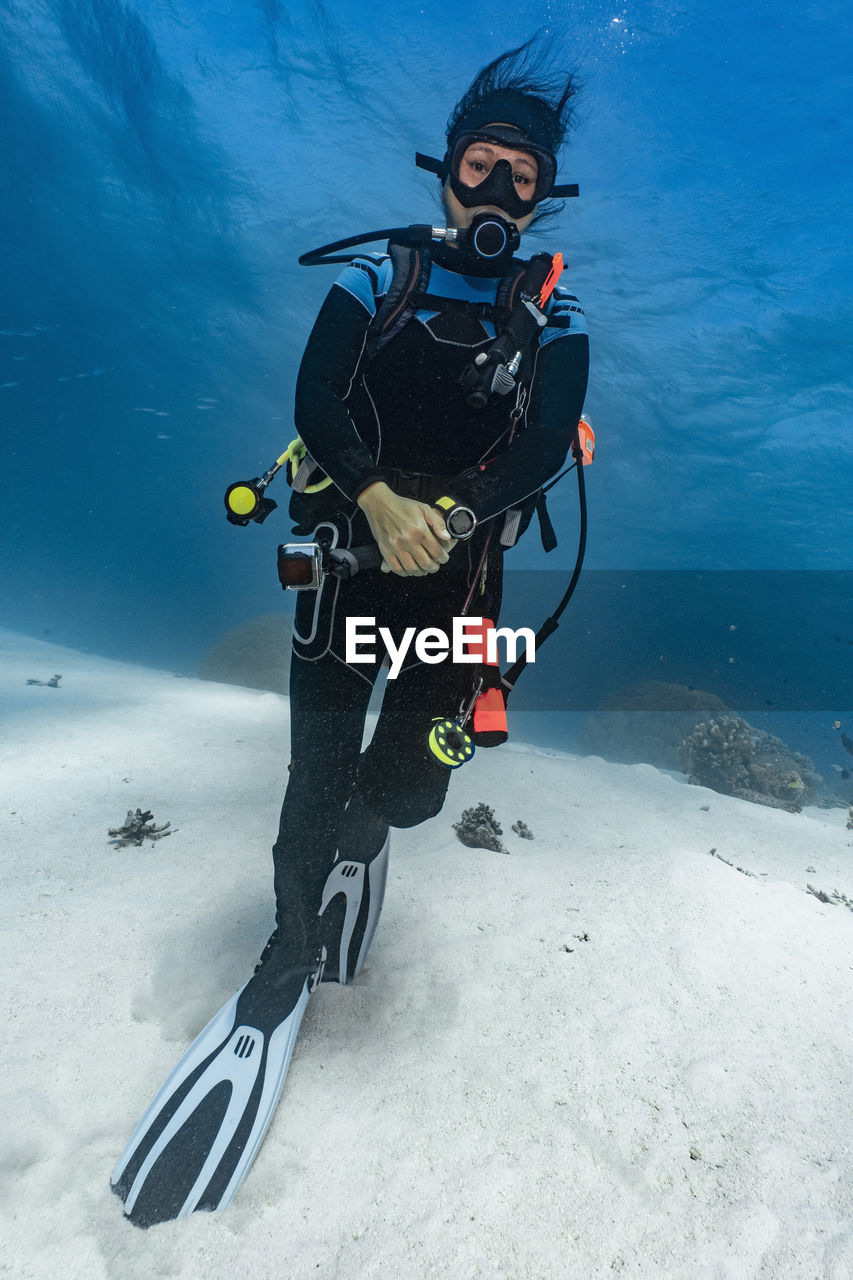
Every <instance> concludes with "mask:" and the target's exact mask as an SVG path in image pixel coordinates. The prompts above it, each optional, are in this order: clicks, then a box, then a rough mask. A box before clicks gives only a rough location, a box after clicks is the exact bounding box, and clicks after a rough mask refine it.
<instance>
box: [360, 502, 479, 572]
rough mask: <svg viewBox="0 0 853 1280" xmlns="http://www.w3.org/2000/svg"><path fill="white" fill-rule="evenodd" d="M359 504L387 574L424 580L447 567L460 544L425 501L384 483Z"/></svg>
mask: <svg viewBox="0 0 853 1280" xmlns="http://www.w3.org/2000/svg"><path fill="white" fill-rule="evenodd" d="M357 501H358V505H359V506H360V507H361V509H362V511H363V512H364V514H365V515H366V516H367V522H368V524H369V525H370V531H371V533H372V534H373V536H374V538H375V539H376V542H377V543H378V545H379V550H380V551H381V552H382V571H383V573H396V574H398V575H399V576H400V577H401V578H422V577H423V576H424V574H427V573H437V572H438V570H439V569H440V568H441V566H442V565H443V564H447V561H448V558H449V556H448V553H449V552H450V551H451V550H452V549H453V547H454V546H455V545H456V543H455V541H454V539H453V538H451V536H450V534H449V533H448V532H447V530H446V528H445V527H444V520H443V519H442V517H441V516H440V515H439V514H438V512H437V511H435V510H434V509H433V508H432V507H429V506H427V504H426V503H425V502H417V501H416V500H415V499H413V498H403V497H401V496H400V495H399V494H398V493H395V492H394V490H393V489H392V488H390V486H389V485H387V484H386V483H385V481H384V480H377V481H376V483H375V484H372V485H369V486H368V488H367V489H365V490H364V492H363V493H360V494H359V496H358V499H357Z"/></svg>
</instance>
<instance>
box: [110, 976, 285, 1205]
mask: <svg viewBox="0 0 853 1280" xmlns="http://www.w3.org/2000/svg"><path fill="white" fill-rule="evenodd" d="M242 990H243V989H241V991H238V992H237V994H236V995H235V996H233V997H232V998H231V999H230V1000H229V1001H228V1003H227V1004H226V1005H224V1006H223V1007H222V1009H220V1011H219V1013H217V1014H216V1015H215V1017H214V1018H212V1019H211V1021H210V1022H209V1023H208V1025H207V1026H206V1027H205V1028H204V1030H203V1031H202V1032H201V1033H200V1034H199V1035H198V1036H197V1037H196V1039H195V1040H194V1041H193V1043H192V1044H191V1045H190V1047H189V1049H188V1050H187V1051H186V1053H185V1054H184V1055H183V1057H182V1058H181V1059H180V1060H179V1062H178V1063H177V1065H176V1066H175V1068H174V1070H173V1071H172V1072H171V1073H170V1075H169V1077H168V1079H167V1080H166V1083H165V1084H164V1085H163V1087H162V1088H161V1089H160V1091H159V1092H158V1093H157V1095H156V1097H155V1098H154V1101H153V1102H152V1103H151V1105H150V1106H149V1108H148V1110H147V1111H146V1112H145V1115H144V1116H143V1117H142V1120H141V1121H140V1123H139V1124H138V1125H137V1126H136V1129H135V1130H134V1133H133V1136H132V1137H131V1139H130V1142H129V1143H128V1146H127V1148H126V1150H125V1152H124V1153H123V1155H122V1156H121V1158H120V1160H119V1161H118V1163H117V1165H116V1167H115V1169H114V1171H113V1175H112V1179H111V1182H112V1186H113V1190H114V1191H115V1192H116V1194H117V1195H118V1196H120V1197H121V1199H122V1200H123V1201H124V1205H125V1214H126V1215H127V1217H128V1218H130V1220H131V1221H132V1222H134V1223H135V1224H136V1225H137V1226H143V1227H148V1226H152V1225H153V1224H155V1223H157V1222H165V1221H169V1220H171V1219H174V1218H179V1217H184V1216H185V1215H187V1214H189V1213H192V1212H193V1211H194V1210H196V1209H204V1210H214V1209H220V1208H225V1207H226V1205H228V1204H230V1202H231V1200H232V1199H233V1197H234V1194H235V1192H236V1191H237V1189H238V1187H239V1186H240V1184H241V1183H242V1181H243V1179H244V1178H245V1176H246V1174H247V1173H248V1171H249V1168H250V1166H251V1164H252V1162H253V1160H254V1158H255V1156H256V1155H257V1152H258V1149H259V1148H260V1145H261V1142H262V1141H263V1138H264V1135H265V1134H266V1131H267V1129H268V1128H269V1125H270V1122H271V1121H272V1117H273V1114H274V1112H275V1109H276V1106H277V1104H278V1100H279V1098H280V1096H281V1091H282V1088H283V1087H284V1081H285V1077H286V1075H287V1070H288V1067H289V1066H290V1060H291V1057H292V1054H293V1048H294V1044H295V1042H296V1036H297V1034H298V1031H299V1027H300V1024H301V1022H302V1017H303V1014H304V1012H305V1007H306V1005H307V1003H308V997H309V995H310V989H309V982H308V980H307V979H305V980H304V981H303V983H302V988H301V991H300V992H299V995H298V997H297V999H296V1001H295V1003H293V1002H292V1001H291V1007H290V1010H289V1012H288V1013H287V1015H286V1016H284V1017H282V1018H274V1019H271V1020H270V1025H269V1026H267V1028H266V1030H262V1029H261V1028H259V1027H257V1026H253V1025H250V1024H249V1022H244V1021H243V1020H242V1019H239V1015H238V1008H237V1006H238V1001H239V998H240V996H241V994H242ZM257 1020H258V1021H261V1019H260V1018H259V1019H257Z"/></svg>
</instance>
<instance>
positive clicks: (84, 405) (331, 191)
mask: <svg viewBox="0 0 853 1280" xmlns="http://www.w3.org/2000/svg"><path fill="white" fill-rule="evenodd" d="M385 9H386V12H385V14H384V15H383V17H382V20H381V21H380V20H378V19H377V17H376V10H375V7H374V6H372V5H371V6H369V5H367V4H365V3H361V2H356V0H347V3H343V0H333V2H327V3H325V4H324V3H319V2H312V3H304V2H302V0H297V2H296V3H292V4H288V5H284V4H282V3H279V2H278V0H258V2H257V3H248V2H246V0H244V2H242V3H241V2H240V0H235V2H234V3H230V4H229V5H224V4H223V5H208V6H204V7H203V9H202V10H201V11H199V9H198V6H196V5H193V4H191V3H189V0H173V2H172V3H169V4H167V5H163V4H158V3H154V2H153V0H151V2H150V3H148V2H144V0H136V2H130V3H121V2H119V0H94V2H93V3H91V4H87V5H81V4H79V3H77V0H52V2H51V0H42V2H41V3H37V2H36V0H21V2H19V3H13V4H10V5H7V6H5V7H4V10H3V12H2V14H0V41H1V43H0V134H2V155H3V184H2V185H3V198H2V212H0V220H1V221H0V231H2V239H3V253H2V259H0V273H2V281H0V415H2V429H3V441H4V459H5V462H4V470H5V480H6V485H5V495H6V502H5V510H4V512H3V516H4V519H3V538H2V546H3V549H2V560H1V561H0V589H2V599H3V617H2V621H3V623H4V624H6V625H8V626H12V627H14V628H16V629H18V630H20V631H24V632H29V633H31V634H33V635H37V636H41V635H46V634H49V637H50V638H51V639H52V640H55V641H56V642H58V643H62V644H69V645H74V646H81V647H87V648H90V649H92V650H94V651H96V652H101V653H104V654H107V655H109V656H116V657H124V658H133V659H136V660H139V661H142V662H146V663H149V664H151V665H155V666H164V667H169V668H172V669H175V670H179V671H186V672H193V671H194V670H195V668H196V664H197V662H198V659H199V657H200V655H201V654H202V653H204V652H205V651H206V649H207V648H209V647H210V645H211V644H212V643H214V642H215V641H216V640H217V639H218V637H219V636H220V635H221V634H222V632H223V631H224V630H225V629H227V628H228V627H229V626H232V625H234V624H235V623H237V622H240V621H242V620H243V619H244V618H246V617H249V616H252V615H254V614H257V613H264V612H270V611H272V610H274V609H277V608H281V607H283V599H282V597H281V595H280V592H279V588H278V585H277V582H276V579H275V572H274V548H275V545H276V543H277V542H279V541H281V540H283V539H284V538H285V537H286V535H287V533H288V526H287V523H286V520H285V518H284V516H283V515H282V514H281V513H278V514H277V515H276V516H273V517H272V518H271V519H270V520H269V521H268V522H267V524H266V525H265V526H264V527H263V528H262V529H261V528H258V527H257V526H252V527H251V528H249V529H245V530H243V529H234V528H232V527H231V526H229V525H228V524H227V523H226V521H225V519H224V508H223V506H222V498H221V495H222V492H223V490H224V488H225V485H226V484H227V483H228V482H229V481H231V480H233V479H237V478H240V477H242V476H252V475H255V474H257V473H258V472H259V471H260V470H261V469H263V468H265V467H266V466H268V465H269V464H270V463H271V462H272V460H273V459H274V458H275V457H276V455H277V454H278V453H279V452H280V451H281V449H282V448H283V447H284V445H285V444H286V442H287V441H288V439H289V438H290V436H291V434H292V432H291V418H290V415H291V406H292V397H293V387H294V382H295V376H296V371H297V368H298V363H299V359H300V355H301V350H302V347H303V344H304V342H305V339H306V337H307V334H308V331H309V329H310V326H311V323H312V319H313V316H314V315H315V313H316V310H317V308H318V306H319V303H320V301H321V299H322V296H323V294H324V293H325V290H326V289H327V288H328V285H329V283H330V281H331V278H332V271H333V269H332V268H320V269H314V270H306V269H303V268H299V267H298V266H297V265H296V258H297V256H298V254H299V253H300V252H302V251H304V250H305V249H306V248H309V247H312V246H314V245H316V244H319V243H323V242H324V241H327V240H330V239H333V238H336V237H338V236H341V235H345V234H347V233H350V232H354V231H357V230H363V229H369V228H371V227H374V226H376V227H380V226H389V225H395V224H398V223H407V222H410V221H427V220H432V219H433V218H434V217H435V216H436V213H437V209H438V205H437V198H436V191H435V188H436V185H437V184H436V182H435V179H434V178H432V177H431V176H429V175H426V174H423V173H421V172H420V171H418V170H417V169H416V168H415V167H414V164H413V163H412V160H413V155H414V152H415V150H416V149H420V150H424V151H427V152H431V153H436V152H437V153H439V154H440V153H441V148H442V139H443V127H444V123H445V120H446V116H447V113H448V111H449V109H450V107H451V106H452V104H453V103H454V102H455V101H456V99H457V97H458V96H459V94H460V93H461V92H462V91H463V90H464V88H465V87H466V86H467V85H468V83H469V81H470V79H471V77H472V75H473V74H474V72H475V71H476V70H477V69H478V68H479V67H480V66H481V65H482V64H483V63H484V62H486V61H487V60H488V59H490V58H492V57H493V56H494V55H495V54H497V53H499V52H501V51H502V50H504V49H505V48H507V47H510V46H511V45H513V44H518V43H520V42H521V41H522V40H523V39H525V38H526V37H527V36H529V35H531V34H532V33H533V32H534V31H536V30H537V29H540V28H541V29H543V30H544V32H545V33H546V36H547V37H548V40H549V41H550V42H551V43H552V46H553V49H554V51H555V53H556V54H559V53H560V52H562V56H563V57H564V59H565V61H567V62H570V63H572V64H575V65H577V67H578V68H579V70H580V73H581V76H582V79H583V81H584V85H585V89H584V95H583V101H582V104H581V111H580V127H579V128H578V130H577V132H576V135H575V138H574V141H573V143H572V144H571V146H570V148H569V149H568V150H567V152H566V153H565V156H564V159H563V163H562V173H563V175H564V177H565V179H566V180H577V181H578V182H579V183H580V186H581V199H580V200H577V201H569V202H567V205H566V208H565V210H564V212H563V213H562V214H561V216H560V218H559V220H558V221H557V222H556V223H554V224H552V225H551V226H550V228H549V229H548V230H547V232H543V233H542V237H541V241H540V242H538V243H537V242H536V241H531V242H530V244H529V247H530V249H531V250H532V249H536V248H550V249H552V250H555V249H562V250H563V252H564V256H565V257H566V259H567V262H568V264H569V269H568V272H567V276H566V279H567V280H568V281H569V282H571V283H572V284H573V285H574V286H575V289H576V291H577V292H578V294H579V296H580V297H581V299H582V300H583V302H584V305H585V308H586V311H587V316H588V320H589V326H590V331H591V342H592V375H591V384H590V392H589V397H588V401H587V410H588V413H589V415H590V417H591V418H592V420H593V422H594V424H595V426H596V429H597V436H598V453H597V460H596V462H595V464H594V466H593V467H592V468H591V469H589V474H588V487H589V503H590V530H589V552H588V565H589V566H590V568H591V569H593V570H598V571H602V572H605V571H607V572H620V573H621V572H623V571H625V572H627V571H637V570H643V571H652V570H654V571H690V572H696V571H699V570H718V571H722V570H739V571H751V572H753V573H755V577H754V578H753V579H752V582H753V590H752V602H753V608H754V609H756V610H757V613H758V615H759V616H761V615H762V612H763V614H764V616H765V618H766V619H768V620H769V619H770V618H771V617H772V618H773V619H774V620H775V621H774V624H773V626H772V627H769V628H767V629H766V634H765V635H764V636H763V638H762V643H761V648H760V651H759V656H760V659H761V663H760V666H761V675H762V680H763V682H764V683H765V684H766V686H767V687H768V688H773V689H778V688H779V687H780V685H781V682H782V681H783V680H784V679H787V678H789V677H790V672H791V665H792V662H793V661H794V660H795V657H796V655H792V650H791V629H790V626H789V622H790V620H791V619H794V618H795V617H796V616H798V613H799V614H802V612H803V611H804V610H807V609H808V608H809V607H810V601H811V600H812V594H813V593H811V592H810V589H809V588H808V587H806V586H805V585H802V584H803V583H804V581H805V579H804V578H803V576H802V575H803V573H804V572H805V571H818V570H823V571H839V570H850V569H853V513H851V494H853V434H851V431H850V425H851V416H853V415H852V414H851V409H853V393H852V392H851V384H850V374H849V364H850V358H849V352H850V349H851V338H853V333H851V328H853V325H851V319H850V307H849V298H850V294H851V284H853V279H851V276H853V272H851V255H850V247H849V246H850V239H851V237H850V233H849V229H850V226H851V224H853V218H851V204H853V201H852V200H851V177H850V173H851V167H850V162H849V157H850V155H851V154H853V137H851V132H853V130H851V122H850V114H849V104H850V102H851V101H853V94H851V88H853V83H851V82H853V73H852V72H851V68H853V56H851V55H853V47H851V46H853V42H852V41H851V31H850V24H851V18H850V10H849V6H847V5H842V4H841V3H832V2H831V0H822V3H821V4H820V5H794V4H792V3H790V2H788V3H782V4H774V5H771V4H766V3H757V4H753V5H750V6H746V5H743V4H734V3H732V2H731V0H722V3H720V2H714V3H712V2H711V0H699V2H698V3H694V4H691V5H689V6H688V5H683V4H680V3H651V2H648V0H647V2H644V3H638V4H634V5H630V4H622V3H617V4H615V5H605V4H601V3H595V2H593V0H581V2H580V3H575V4H572V5H571V6H568V5H566V4H565V3H559V4H558V3H557V2H556V0H553V2H551V0H544V3H543V2H539V0H537V2H535V3H521V4H513V5H511V4H509V3H507V2H506V0H490V3H489V4H484V3H469V4H466V5H459V4H456V3H454V4H451V3H449V2H448V0H440V2H439V3H434V4H432V5H430V6H423V7H421V5H420V4H414V3H411V0H399V2H398V3H397V4H395V5H394V6H385ZM277 496H278V497H279V498H280V499H282V504H283V500H284V497H285V495H284V494H282V493H279V494H278V495H277ZM551 511H552V516H553V518H554V522H555V524H556V526H557V531H558V534H560V535H561V547H560V550H559V551H558V552H556V553H554V555H553V556H552V557H551V560H555V559H557V558H558V557H563V560H564V561H568V562H571V561H572V560H573V557H574V548H573V542H574V539H575V537H576V505H575V498H574V490H573V487H572V485H571V483H568V484H567V485H565V486H564V487H563V488H562V489H561V490H559V491H557V492H555V494H554V495H553V501H552V503H551ZM513 564H514V567H515V568H525V569H526V568H541V567H542V566H543V564H544V562H543V559H542V556H541V551H540V550H539V549H538V547H537V542H536V539H535V535H532V534H531V535H530V536H529V537H528V539H527V540H526V542H525V544H524V545H523V546H522V547H520V548H519V549H518V550H517V551H516V552H515V553H514V560H513ZM768 570H772V571H782V570H784V571H791V572H792V576H791V578H790V580H789V588H788V590H787V591H786V593H785V596H784V600H783V603H782V606H781V611H780V603H779V599H778V596H777V595H774V590H775V588H774V589H771V586H770V585H769V584H771V583H772V582H776V583H778V579H776V578H774V576H773V574H769V575H768V574H766V573H763V571H768ZM759 571H761V572H759ZM798 574H799V575H800V577H798V576H797V575H798ZM805 576H806V578H807V576H808V574H807V572H806V574H805ZM553 578H554V592H553V595H554V598H555V600H556V598H558V597H559V595H560V593H561V591H562V583H561V581H560V578H559V574H557V573H554V574H553ZM601 581H603V579H602V580H601ZM845 581H846V580H845V579H842V578H838V579H837V594H836V595H835V596H834V597H833V596H830V597H829V598H826V597H823V598H822V603H821V609H822V610H823V611H824V613H825V617H821V618H818V619H817V622H818V624H819V625H818V630H821V631H822V634H823V633H825V636H824V638H825V639H826V646H825V648H820V649H819V652H818V653H817V654H815V653H813V652H810V653H809V655H808V660H809V661H810V663H811V669H812V670H813V672H814V671H816V673H817V676H816V679H815V681H814V684H815V687H816V686H818V685H820V686H821V687H822V688H823V693H822V694H821V695H817V694H815V696H814V698H812V696H811V694H810V693H809V692H808V691H806V692H804V693H803V694H802V697H801V699H800V702H799V703H798V704H797V710H798V711H799V712H805V711H809V710H811V712H812V713H813V714H814V715H819V716H822V717H823V719H818V720H817V721H813V722H812V727H813V730H814V732H815V733H816V734H817V735H818V736H819V735H820V733H821V732H822V731H823V727H825V726H824V720H825V719H826V716H827V715H830V714H833V715H837V714H842V715H843V712H844V708H850V707H851V705H853V703H851V701H850V699H849V691H848V688H847V682H848V680H849V668H848V667H846V666H845V663H844V659H846V658H847V656H848V655H849V654H850V650H849V649H847V651H846V653H844V654H843V655H842V656H839V654H840V650H839V649H838V648H837V646H838V645H841V644H844V645H845V646H846V643H847V641H848V640H849V639H850V638H851V637H850V635H849V632H846V633H845V634H844V635H843V637H842V639H841V640H839V641H837V642H836V641H833V640H831V639H828V638H827V637H830V636H831V635H833V634H841V632H842V631H843V629H844V627H846V626H847V618H848V616H849V593H848V592H847V591H846V587H845V585H844V583H845ZM797 583H800V584H801V586H802V593H801V597H798V596H797V594H796V592H797V590H799V588H798V587H797V585H796V584H797ZM763 593H766V594H763ZM593 595H594V591H593ZM579 603H580V597H579ZM608 607H609V606H608ZM692 607H693V606H692V605H691V606H688V607H687V608H686V610H681V611H680V612H679V611H678V610H676V611H675V612H674V613H673V614H671V615H670V616H669V620H668V622H667V628H668V631H667V634H668V636H669V638H670V646H669V649H668V651H667V652H668V653H669V654H670V657H671V661H670V662H668V663H667V664H665V665H666V667H667V670H666V671H662V670H661V669H660V665H661V664H660V663H659V662H658V663H657V665H656V668H655V670H649V671H648V673H647V678H654V679H666V678H671V679H679V680H682V679H685V678H686V677H685V671H686V672H687V675H688V676H689V675H690V674H691V670H690V661H689V660H688V659H689V658H690V655H691V652H692V651H691V639H690V637H691V636H692V635H695V630H696V627H695V622H696V618H695V617H694V616H693V615H692V613H691V612H690V610H691V609H692ZM601 616H604V617H606V616H607V610H606V609H605V610H604V614H603V615H601ZM641 616H642V618H643V619H645V616H646V615H645V613H642V615H641ZM538 620H539V619H538V618H537V619H536V621H538ZM572 625H573V624H572V623H571V620H570V616H568V615H567V620H566V629H565V630H564V632H563V635H564V636H567V637H568V638H566V639H564V641H563V642H562V643H563V648H562V649H560V650H559V653H560V658H559V662H558V663H557V665H556V666H552V667H551V668H550V671H549V670H547V669H546V668H545V667H544V665H543V667H542V669H541V670H540V671H537V673H536V674H535V676H534V675H531V676H530V677H529V679H530V680H538V681H540V682H541V683H540V685H539V689H540V692H541V696H542V697H543V699H544V700H545V701H546V702H547V701H548V700H549V699H553V696H555V695H556V693H557V691H558V690H559V689H561V688H562V684H563V682H564V681H565V679H566V678H567V676H566V671H567V669H568V670H576V669H577V662H576V660H575V659H576V656H577V655H576V650H575V646H576V645H579V644H580V643H581V640H582V637H583V635H584V634H587V633H588V628H587V629H586V630H585V629H584V628H583V627H581V624H580V621H579V615H578V621H577V622H576V623H575V624H574V625H575V628H576V629H575V632H574V633H572V632H571V631H569V630H568V628H570V627H571V626H572ZM645 627H646V622H645V621H643V623H642V627H641V628H640V630H641V631H642V630H643V628H645ZM602 634H604V633H603V632H602ZM572 635H574V641H573V640H572ZM637 636H638V630H637V629H636V628H634V627H632V626H631V625H630V618H629V619H628V624H627V625H626V622H625V619H624V618H621V620H620V622H619V625H618V627H616V626H615V624H614V627H613V628H611V629H610V630H609V631H608V632H607V637H608V644H607V645H606V646H604V647H603V648H602V646H600V645H599V646H595V647H594V650H593V652H592V654H591V657H592V661H593V663H594V668H593V670H594V674H593V676H592V683H593V685H594V687H595V688H596V689H599V688H607V687H616V686H617V685H618V684H619V683H620V682H624V676H625V672H626V671H634V670H636V669H637V668H639V669H640V671H641V674H642V673H643V668H644V665H645V663H644V653H645V649H644V648H643V647H642V646H640V645H639V642H638V639H637ZM558 643H559V642H558V641H557V640H555V641H553V642H552V644H553V646H555V647H556V646H557V645H558ZM815 643H816V642H815ZM820 644H821V645H822V644H823V640H821V641H820ZM755 654H756V651H753V653H752V655H751V657H750V663H751V669H752V668H754V667H755ZM596 656H597V660H596ZM543 662H544V658H543ZM822 664H826V666H825V669H824V666H823V665H822ZM695 665H696V667H697V670H695V671H693V672H692V674H693V676H694V679H693V680H692V681H688V682H692V683H695V684H702V683H703V680H704V679H705V678H706V674H707V668H706V667H705V666H702V663H700V662H699V661H698V659H696V664H695ZM698 668H701V669H698ZM584 669H585V670H589V662H588V660H587V655H586V654H585V655H584ZM558 673H559V678H558ZM729 674H731V673H729ZM569 678H570V677H569ZM526 679H527V677H526ZM836 682H837V685H838V693H837V700H835V694H834V693H833V688H834V685H835V683H836ZM827 686H828V689H827ZM765 697H766V700H769V701H771V702H772V701H773V695H772V694H771V693H768V694H766V696H765ZM581 700H582V699H581ZM575 701H576V702H577V701H578V699H576V700H575ZM831 706H832V707H833V710H832V711H830V707H831ZM790 710H791V708H789V711H790ZM566 723H568V720H567V721H566ZM815 726H817V727H816V728H815ZM827 732H829V730H827ZM830 737H831V734H830ZM836 758H837V757H833V759H836ZM840 763H843V761H840Z"/></svg>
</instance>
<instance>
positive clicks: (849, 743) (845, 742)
mask: <svg viewBox="0 0 853 1280" xmlns="http://www.w3.org/2000/svg"><path fill="white" fill-rule="evenodd" d="M841 745H842V747H843V748H844V750H845V751H846V752H847V754H848V755H849V756H853V738H848V737H847V734H846V733H842V735H841Z"/></svg>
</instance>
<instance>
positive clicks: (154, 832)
mask: <svg viewBox="0 0 853 1280" xmlns="http://www.w3.org/2000/svg"><path fill="white" fill-rule="evenodd" d="M171 825H172V824H171V822H166V823H164V825H163V826H162V827H155V825H154V816H153V814H152V813H151V810H150V809H146V810H145V812H144V813H143V811H142V810H141V809H137V810H136V813H134V812H133V810H132V809H128V811H127V817H126V818H125V821H124V826H123V827H110V829H109V833H108V834H109V835H111V836H113V837H114V838H113V839H112V840H111V841H110V844H114V845H115V847H116V848H117V849H124V848H125V847H126V846H127V845H129V844H135V845H137V846H140V845H141V844H142V842H143V840H162V839H163V837H164V836H170V835H171V834H172V832H171V831H170V830H169V828H170V827H171Z"/></svg>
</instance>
